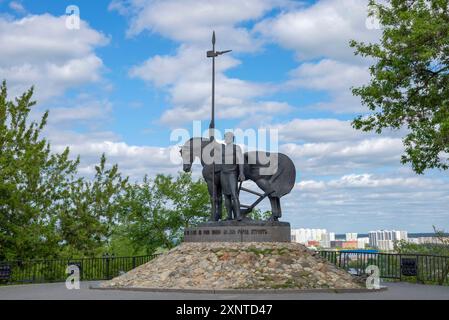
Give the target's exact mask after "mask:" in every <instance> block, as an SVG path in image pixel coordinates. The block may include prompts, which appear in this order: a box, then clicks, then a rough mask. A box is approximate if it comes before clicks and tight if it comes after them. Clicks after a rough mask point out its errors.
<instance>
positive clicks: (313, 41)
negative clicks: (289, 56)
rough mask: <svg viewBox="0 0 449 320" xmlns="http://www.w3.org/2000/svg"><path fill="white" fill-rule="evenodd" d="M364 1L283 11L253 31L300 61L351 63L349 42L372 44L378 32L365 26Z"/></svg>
mask: <svg viewBox="0 0 449 320" xmlns="http://www.w3.org/2000/svg"><path fill="white" fill-rule="evenodd" d="M367 5H368V1H367V0H320V1H317V2H315V3H314V4H312V5H310V6H308V7H305V8H301V9H299V10H291V11H286V12H283V13H281V14H279V15H278V16H276V17H274V18H271V19H266V20H264V21H262V22H260V23H259V24H258V25H257V26H256V27H255V30H256V31H258V32H260V33H261V34H263V35H264V36H265V37H267V38H269V39H271V40H272V41H275V42H276V43H279V44H281V45H282V46H284V47H285V48H288V49H293V50H295V52H296V53H297V55H298V57H299V58H300V59H302V60H303V59H305V60H308V59H316V58H323V57H328V58H332V59H337V60H343V61H348V60H354V57H353V49H352V48H350V47H349V41H350V40H351V39H355V40H365V41H373V42H375V41H376V40H377V39H378V38H379V35H380V32H379V31H378V30H369V29H368V28H367V27H366V25H365V22H366V18H367V8H368V7H367Z"/></svg>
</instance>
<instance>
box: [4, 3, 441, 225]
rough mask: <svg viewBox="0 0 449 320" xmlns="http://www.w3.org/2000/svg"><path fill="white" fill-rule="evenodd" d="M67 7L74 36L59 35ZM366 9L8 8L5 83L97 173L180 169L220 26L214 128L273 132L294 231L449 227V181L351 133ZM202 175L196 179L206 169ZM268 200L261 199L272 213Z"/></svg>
mask: <svg viewBox="0 0 449 320" xmlns="http://www.w3.org/2000/svg"><path fill="white" fill-rule="evenodd" d="M69 5H77V6H78V7H79V9H80V18H81V25H80V29H79V30H69V29H67V28H66V27H65V20H66V18H67V16H66V14H65V11H66V7H67V6H69ZM366 5H367V1H365V0H363V1H362V0H318V1H288V0H247V1H237V0H227V1H224V0H215V1H206V0H164V1H159V0H153V1H150V0H123V1H121V0H97V1H75V0H71V1H65V0H58V1H53V0H40V1H26V0H22V1H19V0H16V1H11V0H0V47H2V48H3V49H2V50H1V52H0V78H6V80H7V81H8V84H9V87H10V94H11V95H17V94H19V93H20V92H22V91H23V90H24V89H25V88H27V87H29V86H31V85H35V86H36V98H37V99H38V101H39V105H38V107H37V108H36V110H35V116H38V115H39V114H40V113H41V112H42V111H43V110H46V109H49V110H50V123H49V127H48V129H47V131H46V135H47V136H48V138H49V140H50V141H51V143H52V145H53V147H54V148H55V150H62V148H63V147H65V146H67V145H68V146H70V147H71V150H72V152H73V155H74V156H75V155H76V154H80V155H81V158H82V168H81V173H82V174H85V175H87V176H88V175H90V174H91V173H92V170H93V166H94V165H95V163H96V162H97V161H98V159H99V156H100V155H101V153H102V152H105V153H106V154H107V156H108V158H109V159H110V160H111V162H116V163H118V164H119V166H120V168H121V169H122V171H123V172H124V173H125V174H127V175H129V176H130V177H131V178H132V179H134V180H138V179H141V177H143V175H144V174H149V175H150V176H152V175H154V174H156V173H159V172H161V173H169V174H176V173H177V171H179V170H180V166H179V165H176V164H173V163H170V161H169V152H170V146H171V145H172V144H173V143H172V142H170V140H169V137H170V133H171V131H172V130H173V129H174V128H186V129H189V130H190V129H191V128H192V121H193V120H201V121H202V126H203V128H204V129H205V128H207V126H208V122H209V114H210V111H209V108H210V60H208V59H207V58H206V57H205V52H206V50H208V49H209V47H210V36H211V32H212V30H214V29H215V30H216V32H217V49H218V50H225V49H232V50H233V52H232V53H231V54H227V55H225V56H221V57H219V58H218V59H217V98H216V99H217V119H216V121H217V127H218V128H219V129H221V130H224V129H233V128H243V129H248V128H254V129H257V128H276V129H277V130H279V137H280V139H279V149H280V150H281V151H282V152H284V153H286V154H288V155H289V156H290V157H291V158H292V159H293V161H294V162H295V165H296V168H297V171H298V175H297V184H296V186H295V188H294V190H293V191H292V193H291V194H290V195H288V196H286V197H285V198H283V199H282V201H283V209H284V218H285V220H288V221H290V222H291V223H292V226H293V227H295V228H299V227H310V228H327V229H329V230H330V231H335V232H349V231H355V232H367V231H369V230H372V229H380V228H389V229H405V230H408V231H415V232H419V231H423V232H424V231H431V229H432V225H433V224H434V225H437V226H438V227H440V228H446V229H449V222H448V221H449V219H448V205H447V203H448V200H449V187H448V184H447V182H448V181H447V173H444V172H443V173H441V172H429V173H428V174H427V175H425V176H416V175H415V174H413V173H412V172H411V170H410V169H409V168H408V167H404V166H401V165H400V164H399V158H400V155H401V152H402V144H401V136H400V133H397V132H386V133H385V134H384V135H382V136H378V135H374V134H369V133H360V132H357V131H355V130H353V129H352V128H351V126H350V120H351V119H352V118H353V117H354V116H355V115H358V114H363V113H364V112H365V109H364V107H363V106H361V105H360V102H359V99H357V98H356V97H352V95H351V92H350V87H352V86H358V85H362V84H363V83H365V82H366V81H368V79H369V74H368V72H367V68H368V66H369V63H370V61H366V60H362V59H361V58H359V57H355V56H354V55H353V53H352V49H351V48H349V46H348V41H349V40H350V39H356V40H363V41H371V42H374V41H376V40H377V39H378V38H379V35H380V32H381V31H380V30H377V29H373V28H371V27H370V25H369V23H367V20H366V9H367V7H366ZM198 169H199V168H196V171H195V174H198V173H199V170H198ZM266 206H267V204H265V207H266Z"/></svg>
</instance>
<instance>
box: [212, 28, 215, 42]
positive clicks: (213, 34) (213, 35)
mask: <svg viewBox="0 0 449 320" xmlns="http://www.w3.org/2000/svg"><path fill="white" fill-rule="evenodd" d="M212 44H215V30H214V31H212Z"/></svg>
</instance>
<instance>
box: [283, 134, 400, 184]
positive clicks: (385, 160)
mask: <svg viewBox="0 0 449 320" xmlns="http://www.w3.org/2000/svg"><path fill="white" fill-rule="evenodd" d="M279 150H280V151H281V152H283V153H285V154H288V155H289V156H290V157H291V158H292V159H293V161H294V162H295V165H296V167H297V168H298V170H299V171H300V178H301V179H305V178H307V177H310V176H332V175H341V174H345V173H347V172H354V171H355V170H367V169H371V170H373V169H374V168H382V167H390V168H394V167H396V166H398V165H399V162H400V155H401V153H402V150H403V145H402V140H401V139H399V138H371V139H364V140H360V141H350V140H347V141H338V142H317V143H304V144H296V143H286V144H282V145H280V147H279Z"/></svg>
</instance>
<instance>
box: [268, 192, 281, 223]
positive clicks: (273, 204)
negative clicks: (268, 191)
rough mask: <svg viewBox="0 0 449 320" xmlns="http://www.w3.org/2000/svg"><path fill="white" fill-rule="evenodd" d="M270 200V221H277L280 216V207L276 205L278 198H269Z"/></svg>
mask: <svg viewBox="0 0 449 320" xmlns="http://www.w3.org/2000/svg"><path fill="white" fill-rule="evenodd" d="M268 199H270V204H271V217H270V219H269V220H270V221H277V218H278V216H279V213H278V210H279V207H278V206H277V203H276V197H270V196H269V197H268Z"/></svg>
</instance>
